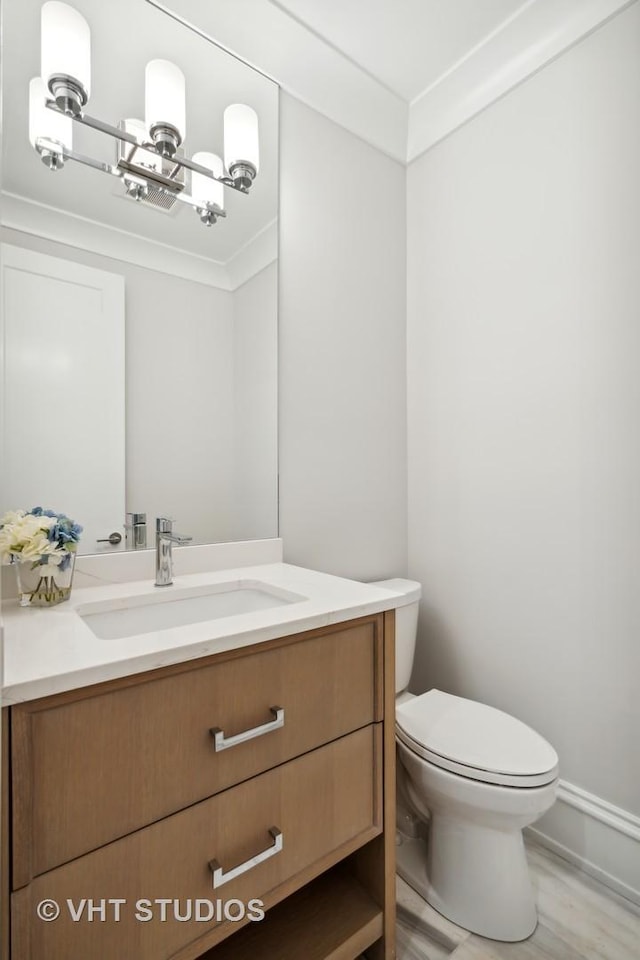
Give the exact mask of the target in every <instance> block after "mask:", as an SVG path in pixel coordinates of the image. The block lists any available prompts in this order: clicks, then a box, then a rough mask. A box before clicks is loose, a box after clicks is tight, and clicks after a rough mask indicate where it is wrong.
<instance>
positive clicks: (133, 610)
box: [76, 580, 307, 640]
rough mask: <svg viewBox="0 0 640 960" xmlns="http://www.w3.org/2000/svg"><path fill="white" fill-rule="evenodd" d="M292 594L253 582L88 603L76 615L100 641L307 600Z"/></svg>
mask: <svg viewBox="0 0 640 960" xmlns="http://www.w3.org/2000/svg"><path fill="white" fill-rule="evenodd" d="M306 599H307V598H306V597H302V596H300V595H298V594H296V593H290V592H289V591H288V590H281V589H279V588H278V587H272V586H271V585H267V584H265V583H260V582H259V581H255V580H246V581H240V582H235V583H216V584H211V585H209V586H204V587H190V588H175V589H174V587H173V586H170V587H165V588H163V589H159V590H158V592H157V594H142V595H139V596H135V597H125V598H123V599H119V600H105V601H101V602H97V603H86V604H84V605H83V606H80V607H78V608H77V610H76V612H77V613H78V615H79V616H80V617H81V618H82V619H83V620H84V622H85V623H86V624H87V626H88V627H89V629H90V630H91V631H92V632H93V633H94V634H95V635H96V637H99V638H100V639H101V640H119V639H121V638H123V637H133V636H137V635H138V634H141V633H156V632H157V631H159V630H171V629H172V628H174V627H186V626H188V625H189V624H193V623H205V622H207V621H208V620H218V619H220V618H222V617H233V616H238V615H239V614H242V613H253V612H254V611H256V610H268V609H270V608H271V607H280V606H284V605H286V604H290V603H300V601H302V600H306Z"/></svg>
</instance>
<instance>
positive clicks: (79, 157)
mask: <svg viewBox="0 0 640 960" xmlns="http://www.w3.org/2000/svg"><path fill="white" fill-rule="evenodd" d="M36 144H37V149H38V151H39V152H40V153H41V152H42V151H43V150H49V151H50V152H51V153H57V154H59V155H60V156H61V157H63V159H65V160H75V161H76V163H81V164H83V166H85V167H91V168H92V169H93V170H99V171H100V173H108V174H110V175H111V176H113V177H118V178H119V179H122V175H123V173H122V170H119V169H118V167H116V166H114V165H113V164H111V163H104V162H103V161H102V160H94V159H93V157H87V156H85V155H84V154H83V153H78V152H77V151H76V150H69V149H68V148H67V147H65V146H63V145H62V144H59V143H55V142H54V141H51V140H48V139H47V138H46V137H38V139H37V141H36Z"/></svg>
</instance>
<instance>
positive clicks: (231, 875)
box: [209, 827, 283, 890]
mask: <svg viewBox="0 0 640 960" xmlns="http://www.w3.org/2000/svg"><path fill="white" fill-rule="evenodd" d="M269 833H270V834H271V836H272V837H273V844H272V845H271V846H270V847H267V849H266V850H263V851H262V853H258V854H256V856H255V857H251V859H250V860H246V861H245V862H244V863H241V864H240V865H239V866H237V867H233V869H232V870H229V872H228V873H224V871H223V869H222V867H221V866H220V864H219V863H218V861H217V860H210V861H209V866H210V867H211V872H212V874H213V889H214V890H215V889H216V888H217V887H221V886H223V884H225V883H229V880H235V878H236V877H239V876H240V874H242V873H246V872H247V870H251V869H252V868H253V867H257V866H258V864H259V863H264V861H265V860H268V859H269V858H270V857H275V855H276V853H280V851H281V850H282V844H283V837H282V831H281V830H278V828H277V827H270V828H269Z"/></svg>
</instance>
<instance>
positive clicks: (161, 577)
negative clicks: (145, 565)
mask: <svg viewBox="0 0 640 960" xmlns="http://www.w3.org/2000/svg"><path fill="white" fill-rule="evenodd" d="M192 539H193V537H183V536H181V535H180V534H178V533H174V532H173V520H170V519H169V518H168V517H157V518H156V587H170V586H171V584H172V583H173V556H172V552H171V548H172V547H173V544H174V543H188V542H189V540H192Z"/></svg>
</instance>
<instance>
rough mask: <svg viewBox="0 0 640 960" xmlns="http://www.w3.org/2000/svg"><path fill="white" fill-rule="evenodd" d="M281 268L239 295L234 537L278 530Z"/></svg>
mask: <svg viewBox="0 0 640 960" xmlns="http://www.w3.org/2000/svg"><path fill="white" fill-rule="evenodd" d="M277 343H278V266H277V263H271V264H269V266H268V267H265V269H264V270H261V271H260V273H257V274H256V275H255V276H253V277H252V278H251V279H250V280H247V282H246V283H244V284H243V285H242V286H241V287H238V288H237V290H235V291H234V293H233V370H234V378H233V392H234V418H233V419H234V480H233V484H234V496H233V502H234V507H235V518H234V523H233V532H234V537H235V538H236V539H237V540H252V539H262V538H268V537H273V536H275V535H276V531H277V529H278V362H277V360H278V350H277Z"/></svg>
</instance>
